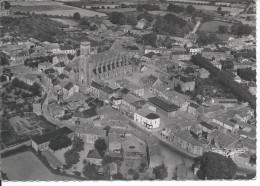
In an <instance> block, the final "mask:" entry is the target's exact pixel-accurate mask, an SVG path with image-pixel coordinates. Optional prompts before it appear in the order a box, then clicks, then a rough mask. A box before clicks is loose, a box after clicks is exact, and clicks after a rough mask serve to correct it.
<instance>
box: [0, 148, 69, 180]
mask: <svg viewBox="0 0 260 186" xmlns="http://www.w3.org/2000/svg"><path fill="white" fill-rule="evenodd" d="M1 168H2V171H3V172H5V173H7V177H8V178H9V179H10V180H11V181H15V180H16V181H29V180H34V181H36V180H39V181H47V180H49V181H63V180H68V181H69V180H73V179H72V178H68V177H64V176H57V175H54V174H52V173H51V172H50V171H49V170H48V169H47V168H46V167H45V165H43V164H42V162H41V161H40V160H39V159H38V158H37V157H36V156H35V155H34V154H33V153H32V152H30V151H27V152H23V153H20V154H16V155H13V156H9V157H7V158H3V159H2V160H1Z"/></svg>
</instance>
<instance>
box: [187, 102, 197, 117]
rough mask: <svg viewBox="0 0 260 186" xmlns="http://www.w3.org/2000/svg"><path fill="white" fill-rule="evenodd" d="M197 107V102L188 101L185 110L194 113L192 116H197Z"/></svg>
mask: <svg viewBox="0 0 260 186" xmlns="http://www.w3.org/2000/svg"><path fill="white" fill-rule="evenodd" d="M198 108H199V105H198V104H195V103H190V104H189V106H188V109H187V112H188V113H190V114H192V115H194V116H197V115H198V113H197V109H198Z"/></svg>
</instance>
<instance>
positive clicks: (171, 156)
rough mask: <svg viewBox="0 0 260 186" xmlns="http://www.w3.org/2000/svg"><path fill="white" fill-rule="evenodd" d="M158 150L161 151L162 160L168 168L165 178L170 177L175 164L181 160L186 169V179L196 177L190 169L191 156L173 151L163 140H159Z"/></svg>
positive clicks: (169, 178)
mask: <svg viewBox="0 0 260 186" xmlns="http://www.w3.org/2000/svg"><path fill="white" fill-rule="evenodd" d="M160 151H161V156H162V159H163V162H164V164H165V166H166V167H167V170H168V176H167V178H166V180H171V179H172V177H173V176H174V173H175V168H176V165H178V164H181V163H182V162H185V164H186V166H187V170H188V171H187V175H186V180H194V179H196V176H195V175H194V174H193V172H192V170H191V165H192V164H193V159H192V158H190V157H188V156H186V155H183V154H181V153H179V152H177V151H174V150H173V149H172V148H170V147H169V146H168V145H167V144H165V143H163V142H160Z"/></svg>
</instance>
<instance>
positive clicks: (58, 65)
mask: <svg viewBox="0 0 260 186" xmlns="http://www.w3.org/2000/svg"><path fill="white" fill-rule="evenodd" d="M54 67H66V65H65V63H64V62H59V63H57V64H55V65H54Z"/></svg>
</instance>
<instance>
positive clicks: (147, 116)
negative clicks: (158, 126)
mask: <svg viewBox="0 0 260 186" xmlns="http://www.w3.org/2000/svg"><path fill="white" fill-rule="evenodd" d="M145 117H146V118H148V119H158V118H160V116H159V115H157V114H154V113H149V114H148V115H146V116H145Z"/></svg>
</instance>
